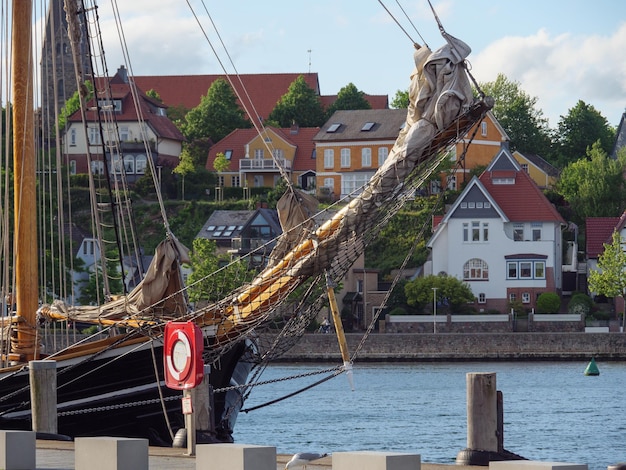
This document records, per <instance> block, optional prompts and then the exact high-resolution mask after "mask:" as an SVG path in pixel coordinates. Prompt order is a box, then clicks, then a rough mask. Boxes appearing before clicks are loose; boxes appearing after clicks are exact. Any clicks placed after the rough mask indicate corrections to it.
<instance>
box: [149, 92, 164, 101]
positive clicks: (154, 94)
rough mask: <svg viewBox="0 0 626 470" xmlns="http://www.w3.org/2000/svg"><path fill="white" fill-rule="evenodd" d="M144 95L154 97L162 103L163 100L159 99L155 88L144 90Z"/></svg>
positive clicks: (159, 96)
mask: <svg viewBox="0 0 626 470" xmlns="http://www.w3.org/2000/svg"><path fill="white" fill-rule="evenodd" d="M146 96H149V97H150V98H152V99H155V100H157V101H158V102H160V103H163V100H162V99H161V95H159V92H158V91H156V90H155V89H150V90H148V91H146Z"/></svg>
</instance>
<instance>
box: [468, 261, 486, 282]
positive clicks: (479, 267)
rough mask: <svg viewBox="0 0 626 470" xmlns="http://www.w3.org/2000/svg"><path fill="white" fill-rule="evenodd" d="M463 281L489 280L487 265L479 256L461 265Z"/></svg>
mask: <svg viewBox="0 0 626 470" xmlns="http://www.w3.org/2000/svg"><path fill="white" fill-rule="evenodd" d="M463 280H464V281H487V280H489V267H488V266H487V263H486V262H485V261H483V260H482V259H479V258H472V259H470V260H469V261H468V262H467V263H465V265H464V266H463Z"/></svg>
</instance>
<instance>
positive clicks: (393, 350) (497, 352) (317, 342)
mask: <svg viewBox="0 0 626 470" xmlns="http://www.w3.org/2000/svg"><path fill="white" fill-rule="evenodd" d="M346 338H347V341H348V349H349V351H350V354H352V353H354V351H356V350H357V348H358V346H359V344H360V342H361V341H362V339H363V334H362V333H347V334H346ZM591 357H593V358H595V360H596V361H626V333H468V334H464V333H442V334H432V333H430V334H429V333H417V334H412V333H372V334H370V335H369V336H368V337H367V339H366V340H365V342H364V343H363V345H362V347H361V348H360V350H359V352H358V355H357V357H356V359H355V360H356V361H358V362H411V361H414V362H429V361H589V360H590V358H591ZM278 361H281V362H336V361H341V352H340V350H339V346H338V344H337V338H336V337H335V335H334V334H319V333H311V334H305V335H304V336H303V337H302V338H301V339H300V340H299V341H298V343H297V344H296V345H295V346H294V347H293V348H291V349H290V350H289V351H287V352H286V353H284V354H283V355H282V356H280V358H278Z"/></svg>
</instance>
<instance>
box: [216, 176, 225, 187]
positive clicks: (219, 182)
mask: <svg viewBox="0 0 626 470" xmlns="http://www.w3.org/2000/svg"><path fill="white" fill-rule="evenodd" d="M217 185H218V186H219V187H220V188H221V187H222V186H224V176H223V175H220V176H218V177H217Z"/></svg>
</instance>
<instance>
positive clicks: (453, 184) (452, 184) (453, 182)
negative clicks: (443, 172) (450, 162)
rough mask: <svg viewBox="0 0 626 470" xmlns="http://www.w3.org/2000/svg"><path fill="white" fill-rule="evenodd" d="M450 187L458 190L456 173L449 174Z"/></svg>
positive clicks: (452, 189)
mask: <svg viewBox="0 0 626 470" xmlns="http://www.w3.org/2000/svg"><path fill="white" fill-rule="evenodd" d="M448 189H450V190H451V191H454V190H456V175H450V176H448Z"/></svg>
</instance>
